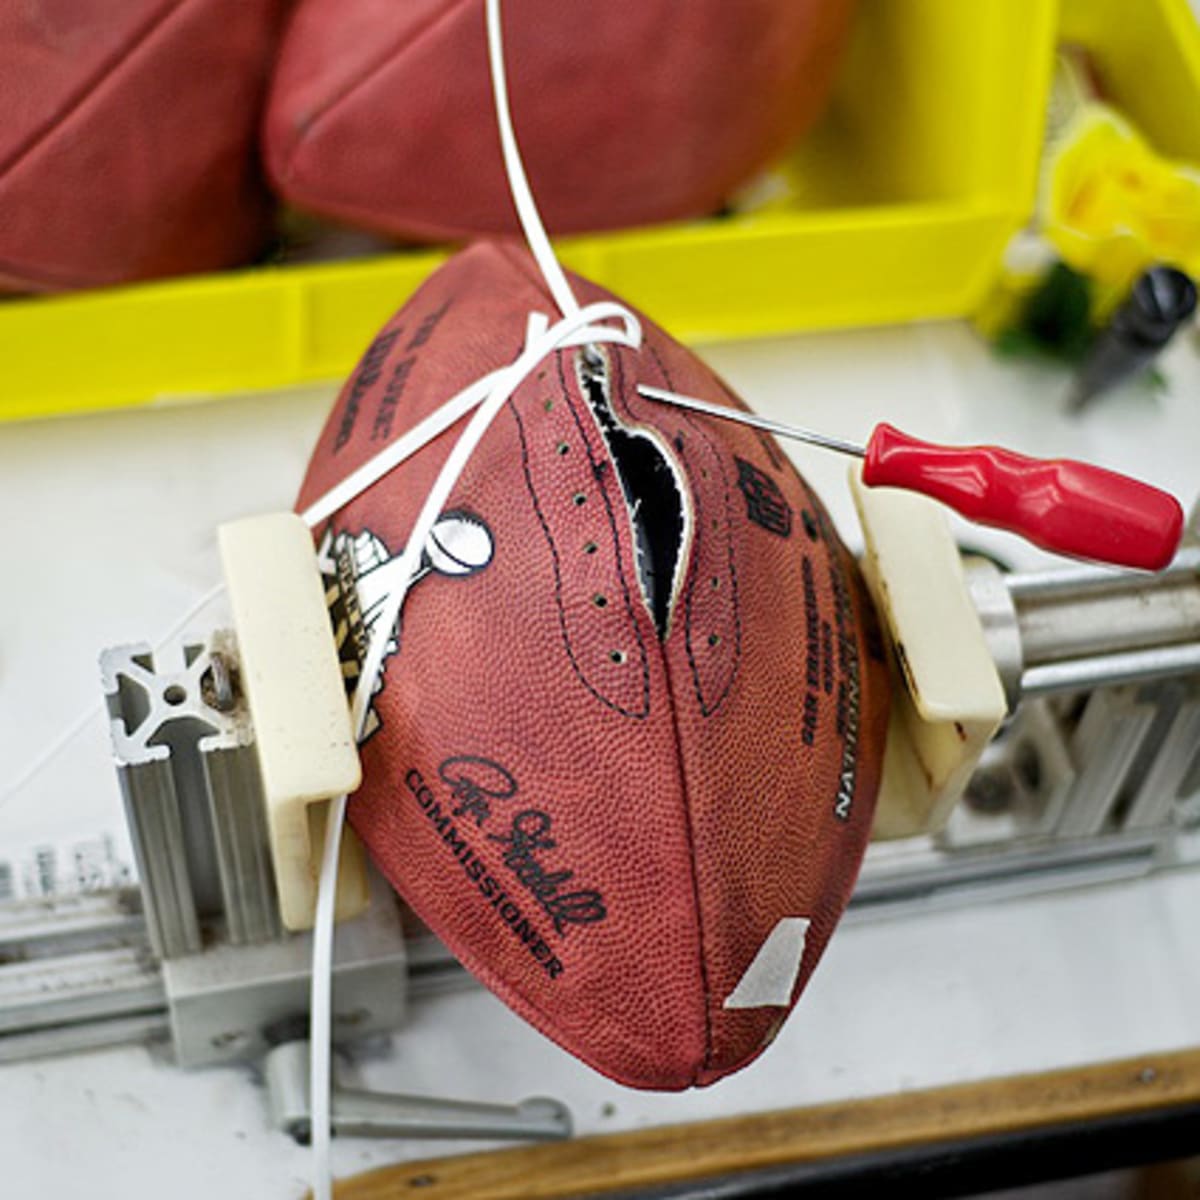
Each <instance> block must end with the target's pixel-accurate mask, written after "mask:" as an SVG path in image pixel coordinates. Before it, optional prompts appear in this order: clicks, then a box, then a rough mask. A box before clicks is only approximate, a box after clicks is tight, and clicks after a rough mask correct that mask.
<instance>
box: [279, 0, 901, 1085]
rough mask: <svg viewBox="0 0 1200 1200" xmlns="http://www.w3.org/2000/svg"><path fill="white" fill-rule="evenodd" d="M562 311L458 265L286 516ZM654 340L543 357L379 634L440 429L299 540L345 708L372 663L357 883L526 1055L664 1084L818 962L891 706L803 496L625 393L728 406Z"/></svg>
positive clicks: (446, 446) (339, 419)
mask: <svg viewBox="0 0 1200 1200" xmlns="http://www.w3.org/2000/svg"><path fill="white" fill-rule="evenodd" d="M548 7H549V6H548ZM573 287H574V289H575V291H576V295H577V296H578V299H579V301H580V302H581V303H589V302H592V301H597V300H601V299H611V298H612V297H611V296H610V295H609V293H607V292H605V291H604V290H603V289H601V288H599V287H597V286H595V285H593V284H590V283H588V282H586V281H584V280H582V279H579V278H577V277H576V278H574V280H573ZM552 310H553V301H552V300H551V298H550V297H549V295H548V294H547V293H546V290H545V286H544V284H543V283H542V280H541V277H540V275H539V273H538V269H537V267H536V265H535V264H534V262H533V260H532V258H531V257H530V256H529V255H528V253H527V252H525V251H524V250H523V249H519V248H517V247H516V246H515V245H513V244H504V243H491V242H481V243H478V244H477V245H475V246H473V247H471V248H470V249H468V250H465V251H463V252H461V253H459V254H458V255H456V256H455V257H454V258H452V259H451V260H450V261H449V262H448V263H447V264H446V265H444V266H443V267H442V268H440V269H439V270H438V271H437V272H435V274H434V275H432V276H431V277H430V278H429V279H428V280H427V281H426V283H425V284H424V285H423V286H422V287H421V288H420V289H419V291H418V292H417V293H416V295H414V296H413V298H412V299H411V300H410V301H409V302H408V303H407V304H405V305H404V307H402V308H401V309H400V310H399V311H398V312H397V313H396V315H395V316H394V317H393V318H392V319H391V320H390V321H389V322H388V323H387V325H385V326H384V328H383V329H382V330H381V331H380V332H379V334H378V335H377V336H376V338H375V340H374V341H373V343H372V344H371V346H370V347H369V348H368V350H367V351H366V354H365V355H364V357H363V359H362V361H361V362H360V364H359V366H358V367H357V369H356V370H355V371H354V373H353V374H352V375H351V377H350V379H349V380H348V381H347V383H346V385H345V387H344V388H343V390H342V393H341V396H340V397H339V399H338V401H337V402H336V403H335V405H334V408H333V411H332V413H331V415H330V418H329V420H328V423H327V424H326V427H325V429H324V432H323V433H322V434H321V437H320V439H319V441H318V445H317V447H316V450H315V452H314V454H313V458H312V461H311V463H310V466H309V470H308V474H307V477H306V479H305V481H304V484H303V487H302V490H301V494H300V497H299V501H298V503H299V507H301V508H304V507H306V506H307V505H309V504H310V503H312V502H313V501H314V500H315V499H317V498H318V497H319V496H321V495H322V494H324V493H325V492H326V491H327V490H328V489H329V488H330V487H332V486H334V485H335V484H337V483H338V482H340V481H341V480H342V479H343V478H345V477H346V475H347V474H349V473H350V472H351V471H353V470H354V469H355V468H357V467H358V466H360V465H361V464H363V463H364V462H366V461H367V460H368V459H369V458H371V457H372V456H373V455H374V454H376V453H377V452H378V451H379V450H380V449H382V448H383V447H384V446H386V445H388V444H389V443H390V442H392V441H394V440H395V439H397V438H399V437H400V436H402V435H403V434H404V433H405V432H406V431H407V430H409V429H411V428H412V427H413V426H415V425H416V424H417V423H418V422H420V421H421V420H422V419H424V418H425V417H427V416H428V415H429V414H430V413H431V412H433V411H434V410H435V409H436V408H438V407H439V406H441V405H442V404H443V403H444V402H445V401H446V400H448V399H449V398H450V397H451V396H453V395H455V394H456V393H457V392H459V391H460V390H461V389H462V388H464V387H466V386H467V385H468V384H470V383H472V382H473V381H474V380H476V379H477V378H478V377H480V376H482V375H484V374H485V373H487V372H490V371H493V370H495V369H496V368H497V367H499V366H501V365H503V364H505V363H508V362H510V361H511V360H512V359H513V356H514V354H515V353H516V352H517V351H518V350H519V348H520V346H521V345H522V342H523V339H524V335H525V332H526V321H527V315H528V313H529V312H530V311H540V312H548V311H552ZM644 331H645V341H644V344H643V346H642V348H641V349H640V350H638V351H633V350H630V349H626V348H623V347H622V348H614V347H612V346H606V347H594V348H590V350H584V349H572V350H563V351H560V352H558V353H556V354H554V355H552V356H550V357H548V358H547V359H546V360H545V361H544V362H543V364H542V365H541V367H539V368H538V369H537V370H536V371H535V372H534V373H533V374H532V375H531V376H530V377H529V378H528V379H527V380H526V381H525V382H524V383H523V384H522V385H521V386H520V387H519V389H518V390H517V391H516V393H515V394H514V396H513V398H512V399H511V401H510V402H509V403H508V404H507V405H506V406H505V407H504V409H503V410H502V411H501V412H500V413H499V414H498V416H497V417H496V419H495V420H494V422H493V423H492V425H491V426H490V427H489V429H488V431H487V433H486V435H485V436H484V438H483V440H482V442H481V443H480V445H479V447H478V448H477V450H476V452H475V454H474V455H473V457H472V458H471V459H470V460H469V462H468V464H467V467H466V470H465V471H464V473H463V474H462V476H461V478H460V479H459V481H458V484H457V485H456V486H455V488H454V490H453V492H452V494H451V496H450V500H449V503H448V504H447V505H446V506H445V511H444V513H443V517H442V519H441V521H439V523H438V525H437V526H436V527H435V530H434V534H433V536H432V537H431V538H430V540H429V543H428V544H427V545H426V546H425V547H424V551H423V554H422V563H421V567H420V570H419V571H418V573H417V574H416V575H415V576H414V582H413V584H412V588H411V590H410V592H409V593H408V597H407V600H406V603H405V606H404V609H403V611H402V613H401V616H400V620H399V622H398V623H397V625H396V627H395V628H394V629H393V630H389V631H384V630H380V629H377V628H375V625H376V624H377V623H378V620H379V614H380V613H381V612H382V611H384V609H385V606H386V600H387V596H388V594H389V591H390V590H391V589H393V588H394V587H395V586H396V582H397V580H396V571H397V570H398V569H399V567H400V562H399V555H400V554H401V552H402V549H403V547H404V544H405V539H406V538H407V537H408V535H409V531H410V529H411V528H412V526H413V523H414V521H415V519H416V516H417V513H418V512H419V510H420V508H421V506H422V504H423V502H424V500H425V497H426V495H427V494H428V492H429V489H430V487H431V485H432V484H433V482H434V479H435V478H436V476H437V473H438V471H439V469H440V468H441V466H442V464H443V463H444V462H445V460H446V457H447V455H448V454H449V452H450V449H451V447H452V445H453V444H454V441H455V437H456V435H457V431H454V432H451V433H447V434H444V435H442V436H441V437H438V438H437V439H436V440H435V441H433V442H431V443H430V444H428V445H427V446H426V447H425V448H424V449H422V450H420V451H419V452H417V453H416V454H415V455H413V456H412V457H411V458H409V459H408V460H406V461H405V462H404V463H403V464H401V465H400V466H399V467H397V468H395V469H394V470H392V471H391V472H390V473H389V474H388V475H386V476H385V477H383V478H382V479H380V480H379V481H378V482H376V483H375V484H373V485H372V486H371V487H370V488H369V489H367V490H366V491H365V492H363V493H362V494H361V495H360V496H358V497H357V498H355V499H354V500H352V501H351V502H350V503H349V504H347V505H346V506H345V507H344V508H343V509H342V510H341V511H339V512H338V513H337V514H336V516H335V517H334V518H333V519H332V520H331V521H330V522H329V524H328V525H327V526H326V527H325V528H323V529H319V530H317V531H316V535H317V541H318V559H319V563H320V567H321V570H322V573H323V575H324V578H325V584H326V595H327V599H328V602H329V605H330V610H331V618H332V624H333V627H334V629H335V630H336V637H337V640H338V643H339V652H340V653H341V655H342V659H343V663H342V665H343V671H344V673H345V675H346V679H347V683H348V685H349V686H350V687H353V686H354V685H355V684H356V682H357V676H358V671H359V669H360V666H361V662H362V656H363V653H364V648H365V646H366V645H367V644H368V642H369V640H370V639H371V638H372V637H377V636H387V637H388V639H389V640H388V643H387V651H388V653H387V656H386V658H385V659H384V670H383V673H382V675H381V679H380V683H379V686H378V688H377V689H376V690H375V692H374V694H373V698H372V701H371V709H370V712H369V714H368V719H367V722H366V727H365V728H366V731H367V734H368V736H367V737H366V740H365V741H364V742H363V744H362V755H363V771H364V783H363V786H362V788H361V789H360V790H359V792H358V793H356V794H355V795H354V796H353V797H352V798H351V800H350V805H349V810H348V813H349V819H350V822H351V824H352V825H353V826H354V828H355V829H356V831H357V832H358V834H359V836H360V837H361V838H362V840H363V842H364V843H365V845H366V846H367V848H368V850H369V852H370V854H371V855H372V857H373V858H374V860H375V862H376V863H377V864H378V866H379V867H380V868H381V869H382V871H383V872H384V874H385V875H386V876H387V877H388V879H389V880H391V882H392V884H393V885H394V886H395V887H396V889H397V890H398V891H399V892H400V894H401V895H402V896H403V897H404V899H405V900H406V901H407V902H408V903H409V904H410V905H411V906H412V908H413V909H415V911H416V912H417V914H418V915H419V916H420V917H421V918H422V919H423V920H424V921H425V922H426V924H428V925H429V926H430V927H431V928H432V929H433V930H434V931H435V932H436V933H437V934H438V935H439V936H440V937H441V938H442V939H443V940H444V941H445V943H446V944H447V945H448V946H449V948H450V949H451V950H452V951H453V953H454V954H456V955H457V956H458V957H459V958H460V959H461V961H462V962H463V963H464V964H465V965H466V966H467V967H468V969H470V970H471V971H472V972H474V973H475V975H476V976H478V978H479V979H481V980H482V981H483V982H484V983H485V984H486V985H487V986H488V987H490V988H491V989H492V990H493V991H495V992H496V993H497V994H498V995H499V996H500V997H501V998H502V999H503V1000H505V1001H506V1002H507V1003H508V1004H509V1005H511V1006H512V1008H514V1009H515V1010H516V1011H517V1012H518V1013H519V1014H520V1015H522V1016H523V1017H525V1018H526V1019H527V1020H529V1021H530V1022H532V1023H533V1024H534V1025H535V1026H536V1027H537V1028H539V1029H540V1030H542V1031H543V1032H544V1033H545V1034H547V1035H548V1036H549V1037H551V1038H553V1039H554V1040H555V1041H557V1042H558V1043H560V1044H561V1045H562V1046H564V1047H565V1048H566V1049H567V1050H569V1051H570V1052H572V1053H573V1054H575V1055H577V1056H578V1057H579V1058H581V1059H582V1060H583V1061H584V1062H586V1063H589V1064H590V1065H591V1066H593V1067H594V1068H596V1069H597V1070H599V1071H602V1072H603V1073H605V1074H606V1075H609V1076H611V1077H612V1078H613V1079H616V1080H618V1081H619V1082H621V1083H625V1084H629V1085H632V1086H635V1087H644V1088H661V1089H678V1088H685V1087H689V1086H693V1085H698V1084H707V1083H712V1082H714V1081H715V1080H717V1079H719V1078H721V1077H722V1076H723V1075H726V1074H728V1073H729V1072H731V1071H734V1070H737V1069H738V1068H740V1067H742V1066H744V1065H746V1064H747V1063H748V1062H750V1061H751V1060H752V1059H753V1058H755V1057H756V1056H757V1055H758V1054H759V1053H760V1052H761V1051H762V1049H763V1048H764V1047H765V1046H766V1045H767V1044H768V1043H769V1042H770V1041H771V1039H772V1038H773V1037H774V1036H775V1034H776V1033H777V1032H778V1030H779V1028H780V1025H781V1024H782V1022H783V1019H784V1018H785V1017H786V1015H787V1013H788V1012H789V1011H790V1009H791V1008H792V1006H793V1005H794V1004H795V1002H796V999H797V997H798V996H799V995H800V992H801V991H802V989H803V988H804V986H805V984H806V983H807V981H808V979H809V977H810V976H811V974H812V972H813V969H814V968H815V966H816V965H817V961H818V959H819V958H820V956H821V953H822V951H823V950H824V948H825V945H826V942H827V941H828V939H829V936H830V934H831V933H832V931H833V928H834V925H835V924H836V922H837V921H838V919H839V917H840V916H841V914H842V911H843V909H844V908H845V906H846V903H847V901H848V899H849V896H850V891H851V888H852V887H853V884H854V881H855V877H856V875H857V873H858V869H859V865H860V862H861V859H862V855H863V852H864V849H865V847H866V843H867V838H868V834H869V831H870V827H871V819H872V813H873V810H874V805H875V798H876V794H877V790H878V787H879V779H880V771H881V761H882V756H883V749H884V740H885V732H886V725H887V716H888V704H889V692H888V673H887V668H886V665H885V659H884V652H883V648H882V646H881V644H880V641H879V636H878V632H877V630H876V626H875V620H874V614H873V610H872V608H871V604H870V601H869V599H868V597H867V594H866V592H865V589H864V587H863V584H862V581H861V579H860V576H859V573H858V568H857V565H856V563H855V560H854V558H853V557H852V556H851V555H850V554H849V553H848V552H847V550H846V548H845V547H844V546H843V545H842V543H841V542H840V540H839V539H838V536H837V534H836V532H835V531H834V529H833V527H832V525H831V523H830V521H829V519H828V517H827V516H826V514H825V511H824V509H823V508H822V506H821V503H820V500H819V499H818V498H817V497H816V495H814V494H813V492H812V491H811V490H810V489H809V488H808V487H807V485H806V484H805V483H804V481H803V479H801V478H800V476H799V475H798V474H797V472H796V470H795V469H794V467H793V466H792V465H791V463H790V461H789V460H788V459H787V457H786V456H785V455H784V454H783V453H782V452H781V451H780V450H779V448H778V447H777V446H776V444H775V443H774V442H773V441H772V440H771V439H770V438H768V437H766V436H765V435H763V434H760V433H758V432H756V431H753V430H751V429H749V428H747V427H745V426H743V425H736V424H731V423H730V422H728V421H722V420H714V419H712V418H708V417H703V416H697V415H695V414H692V413H688V412H684V411H681V410H679V409H675V408H671V407H668V406H666V405H662V404H659V403H656V402H654V401H651V400H647V399H645V398H643V397H642V396H640V395H639V394H638V392H637V390H636V387H637V384H639V383H646V384H653V385H657V386H659V387H666V388H671V389H674V390H677V391H682V392H686V393H689V394H692V395H695V396H699V397H702V398H705V399H707V400H710V401H713V402H715V403H718V404H724V405H736V404H739V403H740V402H739V401H738V400H737V398H736V397H735V396H733V395H732V393H731V392H730V391H729V390H728V388H727V387H726V386H725V385H724V384H723V383H722V382H721V380H720V379H718V378H717V377H716V376H715V375H714V374H713V373H712V371H710V370H709V368H708V367H706V366H705V365H704V363H703V362H701V361H700V360H699V359H698V358H697V357H696V356H695V355H694V354H692V353H691V352H690V351H689V350H687V349H685V348H684V347H682V346H680V345H679V344H678V343H677V342H675V341H673V340H672V339H671V338H670V337H669V336H668V335H667V334H665V333H664V332H663V331H662V330H661V329H659V328H658V327H656V326H655V325H653V324H652V323H650V322H648V321H646V322H645V323H644ZM459 428H461V425H460V427H459Z"/></svg>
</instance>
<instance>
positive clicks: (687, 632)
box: [626, 342, 742, 717]
mask: <svg viewBox="0 0 1200 1200" xmlns="http://www.w3.org/2000/svg"><path fill="white" fill-rule="evenodd" d="M646 349H647V350H649V351H650V353H651V355H653V357H654V361H655V363H656V364H657V365H658V369H659V370H660V371H661V372H662V376H663V379H665V380H666V382H667V387H668V388H669V389H670V390H671V391H674V390H675V388H674V384H673V383H672V380H671V374H670V372H669V371H668V370H667V368H666V365H665V364H664V363H663V361H662V359H661V358H660V357H659V355H658V352H657V351H656V350H655V349H654V347H653V346H652V345H650V343H649V342H647V343H646ZM626 407H628V406H626ZM630 415H631V416H632V413H631V414H630ZM679 416H680V418H681V419H682V420H683V421H684V422H685V424H686V425H687V427H688V428H689V429H690V430H691V431H692V432H693V433H695V434H698V435H699V436H700V437H701V438H702V439H703V440H704V443H705V445H707V446H708V449H709V451H710V453H711V454H712V457H713V459H714V460H715V461H716V464H717V469H718V470H719V471H720V472H721V486H722V489H723V491H724V501H725V522H726V529H728V528H729V526H730V525H731V524H732V522H733V519H732V516H731V514H730V511H729V508H730V505H729V476H728V475H727V474H726V472H725V464H724V463H723V462H722V460H721V454H720V452H719V451H718V449H717V448H716V446H715V445H714V444H713V441H712V438H710V437H709V435H708V433H707V431H706V430H705V429H704V427H703V426H702V425H699V424H697V423H696V422H695V421H694V420H693V419H692V417H690V416H689V415H688V414H687V413H684V412H681V413H680V414H679ZM692 496H693V500H695V499H696V492H695V489H693V492H692ZM696 509H697V529H698V530H699V531H700V536H706V535H705V534H704V529H703V526H702V525H701V524H700V520H699V517H700V513H699V509H700V505H699V503H698V502H697V503H696ZM707 536H711V535H707ZM725 542H726V547H727V549H728V552H729V581H730V600H729V602H730V604H731V605H732V607H733V661H732V662H731V663H730V664H729V677H728V679H727V680H726V681H725V686H724V688H722V689H721V693H720V695H718V696H717V698H716V699H715V700H714V701H713V702H712V703H711V704H710V703H709V702H708V701H707V700H706V699H705V697H704V688H703V685H702V683H701V679H700V667H699V664H698V663H697V662H696V656H695V652H694V651H693V650H692V599H693V596H694V595H695V591H696V580H697V579H698V578H699V574H698V572H696V571H693V572H692V573H691V578H690V579H689V580H688V585H687V591H686V593H685V594H684V650H685V652H686V653H687V659H688V666H689V667H690V668H691V672H692V690H693V691H694V692H695V693H696V703H697V704H698V705H699V706H700V715H701V716H703V717H711V716H712V715H713V714H714V713H715V712H716V711H717V710H718V709H719V708H720V707H721V705H722V704H723V703H724V702H725V698H726V696H728V695H729V693H730V691H731V690H732V688H733V681H734V679H735V678H736V677H737V673H738V667H739V665H740V663H741V656H742V615H741V605H740V604H739V602H738V575H737V563H736V561H735V560H734V556H733V539H732V538H731V537H729V536H728V535H727V536H726V539H725Z"/></svg>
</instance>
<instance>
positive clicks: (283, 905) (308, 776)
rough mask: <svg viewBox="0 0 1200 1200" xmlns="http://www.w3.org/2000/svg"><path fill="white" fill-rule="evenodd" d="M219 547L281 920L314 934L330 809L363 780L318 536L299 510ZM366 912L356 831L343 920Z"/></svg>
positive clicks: (341, 903)
mask: <svg viewBox="0 0 1200 1200" xmlns="http://www.w3.org/2000/svg"><path fill="white" fill-rule="evenodd" d="M217 541H218V544H219V546H220V551H221V564H222V567H223V569H224V572H225V583H226V586H227V588H228V591H229V601H230V605H231V607H232V609H233V619H234V625H235V628H236V631H237V641H238V656H239V658H240V660H241V672H242V686H243V688H244V690H245V693H246V699H247V702H248V704H249V707H250V717H251V720H252V722H253V724H254V743H255V747H256V749H257V751H258V762H259V767H260V769H261V772H262V783H263V792H264V795H265V798H266V806H267V826H268V829H269V836H270V840H271V855H272V857H273V859H274V862H275V885H276V889H277V891H278V895H279V909H280V915H281V917H282V920H283V924H284V926H285V927H286V928H288V929H292V930H298V929H311V928H312V924H313V918H314V914H315V909H316V902H317V877H318V871H319V867H320V861H321V847H322V843H323V840H324V831H325V817H326V814H327V811H328V807H329V801H330V799H332V798H333V797H335V796H340V795H343V794H346V793H349V792H353V791H354V790H355V789H356V788H357V787H358V785H359V784H360V783H361V782H362V766H361V764H360V762H359V758H358V747H357V745H356V744H355V739H354V730H353V728H352V726H351V721H350V706H349V704H348V702H347V699H346V691H345V685H344V683H343V680H342V672H341V668H340V665H339V663H338V655H337V649H336V647H335V646H334V642H333V631H332V630H331V628H330V625H329V614H328V612H327V610H326V607H325V596H324V589H323V588H322V586H321V578H320V573H319V572H318V570H317V562H316V556H315V554H314V552H313V543H312V537H311V535H310V534H309V531H308V528H307V526H306V525H305V524H304V522H303V521H301V520H300V518H299V517H298V516H296V515H294V514H293V513H269V514H267V515H265V516H261V517H248V518H246V519H245V520H240V521H233V522H230V523H229V524H226V525H222V526H221V527H220V528H219V529H218V531H217ZM366 906H367V865H366V856H365V854H364V853H363V848H362V845H361V843H360V842H359V841H358V839H357V838H356V837H355V836H354V833H353V832H352V831H351V830H350V829H347V830H346V831H345V833H344V834H343V837H342V847H341V857H340V859H339V867H338V891H337V906H336V912H337V918H338V920H345V919H346V918H348V917H352V916H355V915H357V914H358V913H360V912H362V911H363V909H365V908H366Z"/></svg>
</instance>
